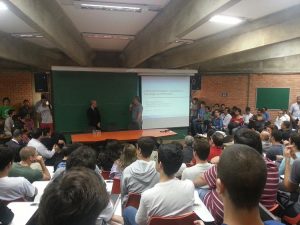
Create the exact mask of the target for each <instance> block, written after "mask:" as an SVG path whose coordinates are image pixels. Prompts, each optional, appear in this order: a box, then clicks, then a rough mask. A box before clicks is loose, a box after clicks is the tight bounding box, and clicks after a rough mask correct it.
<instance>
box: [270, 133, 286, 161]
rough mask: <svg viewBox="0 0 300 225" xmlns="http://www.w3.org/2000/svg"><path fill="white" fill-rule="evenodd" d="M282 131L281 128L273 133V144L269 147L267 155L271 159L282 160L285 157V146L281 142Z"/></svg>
mask: <svg viewBox="0 0 300 225" xmlns="http://www.w3.org/2000/svg"><path fill="white" fill-rule="evenodd" d="M281 141H282V133H281V131H279V130H273V132H272V135H271V142H272V146H271V147H270V148H269V149H268V151H267V154H266V157H267V158H268V159H270V160H271V161H281V159H282V158H283V149H284V146H283V144H281Z"/></svg>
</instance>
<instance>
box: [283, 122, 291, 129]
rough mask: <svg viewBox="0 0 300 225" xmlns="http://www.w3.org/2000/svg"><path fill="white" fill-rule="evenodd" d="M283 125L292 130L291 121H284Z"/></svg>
mask: <svg viewBox="0 0 300 225" xmlns="http://www.w3.org/2000/svg"><path fill="white" fill-rule="evenodd" d="M282 124H283V125H284V126H285V127H286V128H290V127H291V122H290V121H283V122H282Z"/></svg>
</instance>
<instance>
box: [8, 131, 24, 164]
mask: <svg viewBox="0 0 300 225" xmlns="http://www.w3.org/2000/svg"><path fill="white" fill-rule="evenodd" d="M5 145H6V146H7V147H8V148H9V149H10V150H12V151H13V152H14V153H15V162H20V160H21V159H20V155H19V152H20V150H21V148H23V147H24V146H25V145H24V143H23V141H22V131H21V130H19V129H16V130H15V131H14V132H13V137H12V139H11V140H10V141H9V142H6V144H5Z"/></svg>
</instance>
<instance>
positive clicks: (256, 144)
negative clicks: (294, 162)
mask: <svg viewBox="0 0 300 225" xmlns="http://www.w3.org/2000/svg"><path fill="white" fill-rule="evenodd" d="M234 142H235V144H245V145H248V146H250V147H252V148H254V149H255V150H256V151H257V152H258V153H259V154H261V155H262V144H261V141H260V137H259V134H257V133H256V132H255V131H253V130H250V129H247V128H241V129H239V130H237V132H236V134H235V136H234ZM225 151H226V150H224V152H225ZM264 160H265V163H266V166H267V182H266V186H265V189H264V191H263V194H262V195H261V198H260V202H261V204H263V205H264V206H265V207H266V208H267V209H271V208H272V207H273V206H274V205H275V204H276V197H277V190H278V184H279V175H278V168H277V166H276V164H274V163H273V162H272V161H270V160H268V159H265V158H264ZM216 179H217V166H213V167H211V168H210V169H209V170H207V171H206V172H205V173H204V174H203V175H202V176H198V178H197V179H195V180H194V184H195V187H202V186H204V185H207V184H208V185H209V187H210V189H211V190H209V191H207V190H205V189H200V190H199V191H198V192H199V196H200V198H201V199H204V204H205V205H206V207H207V208H208V209H209V210H210V212H211V213H212V216H213V217H214V218H215V221H216V224H222V221H223V202H222V200H221V199H220V197H219V195H218V193H217V189H216Z"/></svg>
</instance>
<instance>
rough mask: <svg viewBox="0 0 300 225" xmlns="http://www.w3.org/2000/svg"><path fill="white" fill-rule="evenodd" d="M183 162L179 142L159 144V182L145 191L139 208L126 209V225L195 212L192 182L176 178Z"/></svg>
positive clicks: (143, 224) (140, 224)
mask: <svg viewBox="0 0 300 225" xmlns="http://www.w3.org/2000/svg"><path fill="white" fill-rule="evenodd" d="M182 161H183V154H182V151H181V150H180V149H179V148H177V147H176V145H174V144H165V145H161V146H160V147H159V150H158V163H157V166H156V168H157V170H158V172H159V173H160V181H159V183H158V184H156V185H155V186H154V187H153V188H151V189H149V190H146V191H145V192H143V193H142V196H141V201H140V206H139V209H138V210H137V209H136V208H134V207H127V208H126V209H125V210H124V221H125V224H126V225H127V224H128V225H135V224H139V225H147V224H148V222H149V220H150V219H151V217H152V216H162V217H167V216H178V215H183V214H185V213H189V212H192V211H193V205H194V189H195V188H194V185H193V182H192V181H190V180H184V181H182V180H178V179H176V178H175V173H176V172H177V171H178V169H179V167H180V166H181V164H182Z"/></svg>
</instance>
